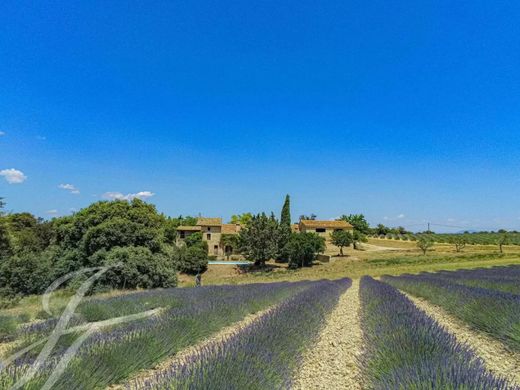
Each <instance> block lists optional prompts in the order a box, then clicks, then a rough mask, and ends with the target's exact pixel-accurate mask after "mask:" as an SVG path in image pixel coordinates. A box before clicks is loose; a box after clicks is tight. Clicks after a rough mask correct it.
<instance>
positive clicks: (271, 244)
mask: <svg viewBox="0 0 520 390" xmlns="http://www.w3.org/2000/svg"><path fill="white" fill-rule="evenodd" d="M278 231H279V228H278V222H277V221H276V218H274V215H271V217H268V216H267V215H265V213H262V214H258V215H255V216H253V218H252V219H251V221H250V222H249V223H248V224H247V225H246V226H245V227H244V228H242V229H241V230H240V232H239V249H240V252H241V253H242V254H243V255H244V256H245V257H246V258H247V259H249V260H252V261H254V262H255V265H259V266H265V262H266V261H268V260H270V259H273V258H275V257H276V255H277V251H278Z"/></svg>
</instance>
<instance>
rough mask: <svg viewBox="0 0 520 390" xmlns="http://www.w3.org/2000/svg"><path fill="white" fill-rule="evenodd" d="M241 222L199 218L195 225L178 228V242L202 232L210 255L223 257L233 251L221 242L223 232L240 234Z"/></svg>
mask: <svg viewBox="0 0 520 390" xmlns="http://www.w3.org/2000/svg"><path fill="white" fill-rule="evenodd" d="M239 231H240V225H239V224H228V223H222V218H202V217H201V218H198V219H197V224H196V225H195V226H179V227H178V228H177V241H178V243H180V242H184V240H185V239H186V237H188V236H189V235H191V234H193V233H196V232H200V233H202V240H203V241H206V242H207V243H208V255H210V256H217V257H223V256H227V255H230V254H231V253H233V249H234V248H231V247H230V246H224V245H223V244H222V243H221V238H222V235H223V234H238V232H239Z"/></svg>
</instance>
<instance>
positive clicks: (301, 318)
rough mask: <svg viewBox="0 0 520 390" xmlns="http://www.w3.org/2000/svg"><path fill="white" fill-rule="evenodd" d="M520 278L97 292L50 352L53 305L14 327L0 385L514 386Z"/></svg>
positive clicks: (467, 275) (507, 274) (493, 272)
mask: <svg viewBox="0 0 520 390" xmlns="http://www.w3.org/2000/svg"><path fill="white" fill-rule="evenodd" d="M519 281H520V267H518V266H510V267H496V268H489V269H475V270H461V271H454V272H447V271H441V272H437V273H423V274H417V275H400V276H384V277H382V278H381V279H380V280H375V279H373V278H371V277H368V276H365V277H363V278H361V280H351V279H349V278H344V279H339V280H319V281H301V282H293V283H289V282H279V283H263V284H246V285H240V286H207V287H199V288H172V289H159V290H149V291H141V292H135V293H131V294H127V295H120V296H112V297H92V298H89V299H86V300H85V301H83V302H82V303H81V304H80V305H79V306H78V308H77V310H76V312H75V314H74V315H73V316H72V318H71V320H70V322H69V323H68V327H67V329H68V330H67V331H66V332H65V333H64V334H62V335H61V336H60V337H59V339H58V340H57V343H56V345H55V346H54V347H53V348H52V351H51V352H50V353H49V354H48V356H47V358H46V359H45V361H44V362H40V363H39V356H41V355H42V354H43V353H44V352H45V347H44V345H45V341H46V340H48V339H50V338H52V335H53V332H55V329H56V327H57V326H58V325H59V321H60V320H59V316H58V315H56V316H54V317H51V318H48V319H46V320H42V321H38V322H33V323H27V324H23V325H19V326H17V327H15V328H14V329H11V331H6V333H5V334H4V336H3V339H2V344H1V346H2V353H3V356H4V362H5V363H6V364H5V365H3V366H2V367H1V371H0V388H1V389H18V388H20V389H64V390H66V389H131V390H138V389H150V390H151V389H156V390H159V389H320V388H331V387H333V388H338V389H482V390H483V389H498V390H506V389H507V390H509V389H519V387H518V384H519V383H520V368H518V367H520V364H519V363H520V358H519V356H520V348H519V347H520V314H519V313H520V310H519V309H520V295H518V293H519V290H518V282H519ZM347 307H348V310H346V308H347ZM142 313H145V315H144V316H142V317H136V318H134V317H133V316H136V315H138V316H139V315H141V314H142ZM114 318H131V319H132V320H131V321H128V322H123V323H110V321H111V320H112V319H114ZM3 320H4V319H3V318H0V321H3ZM107 321H108V322H107ZM99 324H108V325H106V326H101V325H99ZM94 325H99V326H94ZM79 339H82V343H81V344H78V345H77V346H78V348H77V349H76V350H74V351H75V352H74V353H73V354H71V351H72V350H73V348H74V347H75V345H76V344H77V340H79ZM482 340H484V341H486V342H483V341H482ZM12 356H15V358H14V359H11V360H8V359H7V358H8V357H12ZM64 362H66V364H64ZM56 372H60V375H56V374H55V373H56Z"/></svg>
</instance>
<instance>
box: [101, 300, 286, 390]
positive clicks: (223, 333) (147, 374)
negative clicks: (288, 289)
mask: <svg viewBox="0 0 520 390" xmlns="http://www.w3.org/2000/svg"><path fill="white" fill-rule="evenodd" d="M277 306H278V305H273V306H271V307H269V308H267V309H265V310H262V311H259V312H257V313H255V314H249V315H247V316H246V317H244V319H243V320H241V321H239V322H236V323H234V324H232V325H230V326H226V327H225V328H222V329H221V330H219V331H218V332H217V333H215V334H214V335H212V336H210V337H208V338H206V339H204V340H202V341H201V342H199V343H197V344H195V345H192V346H191V347H188V348H186V349H183V350H182V351H179V352H178V353H177V354H175V355H174V356H172V357H171V358H168V359H166V360H163V361H162V362H160V363H158V364H157V365H156V366H155V367H153V368H151V369H148V370H142V371H139V372H137V373H136V374H135V375H133V376H132V377H131V378H130V379H129V380H128V381H127V382H132V381H134V380H136V379H138V380H139V381H145V380H147V379H153V378H154V377H155V375H156V374H157V373H160V372H161V371H164V370H167V369H168V368H170V367H171V366H172V365H174V364H176V363H181V362H182V361H184V360H185V359H186V358H187V357H189V356H191V355H192V354H194V353H195V352H197V350H199V349H200V348H203V347H205V346H207V345H210V344H212V343H215V342H219V341H225V340H227V339H229V338H230V337H231V336H232V335H233V334H235V333H236V332H238V331H239V330H240V329H242V328H244V327H246V326H249V325H251V324H252V323H253V322H255V321H257V320H258V319H260V318H261V317H262V316H264V315H266V314H267V313H269V312H270V311H271V310H273V309H274V308H276V307H277ZM125 388H126V387H125V385H121V384H120V385H111V386H109V387H107V390H122V389H125Z"/></svg>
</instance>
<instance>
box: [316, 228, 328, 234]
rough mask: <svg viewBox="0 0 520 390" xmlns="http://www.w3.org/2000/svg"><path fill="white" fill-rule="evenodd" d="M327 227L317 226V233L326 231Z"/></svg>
mask: <svg viewBox="0 0 520 390" xmlns="http://www.w3.org/2000/svg"><path fill="white" fill-rule="evenodd" d="M325 232H326V229H324V228H316V233H325Z"/></svg>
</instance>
